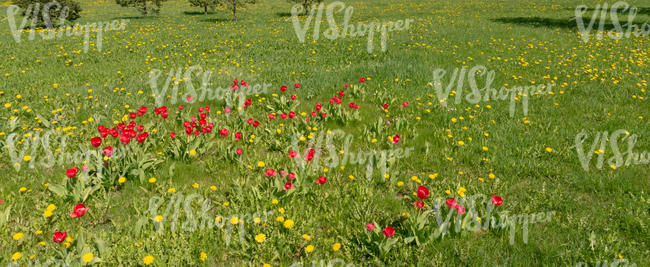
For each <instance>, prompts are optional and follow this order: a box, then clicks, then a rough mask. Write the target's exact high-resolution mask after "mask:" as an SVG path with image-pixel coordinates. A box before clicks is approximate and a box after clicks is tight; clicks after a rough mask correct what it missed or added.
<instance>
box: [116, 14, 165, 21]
mask: <svg viewBox="0 0 650 267" xmlns="http://www.w3.org/2000/svg"><path fill="white" fill-rule="evenodd" d="M156 17H157V16H153V15H149V16H124V17H115V18H112V19H113V20H115V19H128V20H131V19H136V20H137V19H141V20H146V19H154V18H156Z"/></svg>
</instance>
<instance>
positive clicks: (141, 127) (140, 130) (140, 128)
mask: <svg viewBox="0 0 650 267" xmlns="http://www.w3.org/2000/svg"><path fill="white" fill-rule="evenodd" d="M136 129H137V130H138V132H142V131H144V126H142V125H138V127H136Z"/></svg>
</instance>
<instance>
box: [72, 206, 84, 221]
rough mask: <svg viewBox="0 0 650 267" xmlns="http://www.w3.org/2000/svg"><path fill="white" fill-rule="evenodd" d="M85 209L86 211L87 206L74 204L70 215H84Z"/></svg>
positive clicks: (74, 216)
mask: <svg viewBox="0 0 650 267" xmlns="http://www.w3.org/2000/svg"><path fill="white" fill-rule="evenodd" d="M86 211H88V208H86V206H85V205H84V204H77V205H74V210H73V211H72V213H70V217H72V218H77V217H81V216H84V214H86Z"/></svg>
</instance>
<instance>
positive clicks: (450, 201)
mask: <svg viewBox="0 0 650 267" xmlns="http://www.w3.org/2000/svg"><path fill="white" fill-rule="evenodd" d="M445 203H446V204H447V207H449V208H450V209H455V208H456V207H457V206H458V203H457V202H456V200H455V199H453V198H450V199H447V201H445Z"/></svg>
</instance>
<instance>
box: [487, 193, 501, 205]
mask: <svg viewBox="0 0 650 267" xmlns="http://www.w3.org/2000/svg"><path fill="white" fill-rule="evenodd" d="M490 200H492V204H494V206H499V205H501V203H503V199H502V198H501V197H500V196H497V195H492V198H491V199H490Z"/></svg>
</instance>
